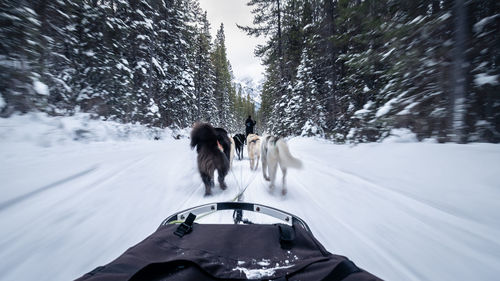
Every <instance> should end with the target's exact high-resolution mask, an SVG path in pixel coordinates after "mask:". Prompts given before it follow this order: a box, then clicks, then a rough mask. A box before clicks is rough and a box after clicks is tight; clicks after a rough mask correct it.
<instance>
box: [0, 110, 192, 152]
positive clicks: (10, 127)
mask: <svg viewBox="0 0 500 281" xmlns="http://www.w3.org/2000/svg"><path fill="white" fill-rule="evenodd" d="M188 131H189V130H188V129H185V130H172V129H160V128H149V127H146V126H144V125H139V124H122V123H118V122H115V121H104V120H101V119H97V118H94V117H93V116H92V115H90V114H86V113H79V114H76V115H74V116H65V117H62V116H58V117H53V116H48V115H46V114H44V113H30V114H26V115H16V116H12V117H10V118H6V119H0V141H1V142H3V143H6V142H11V143H12V142H24V143H26V142H28V143H33V144H35V145H39V146H44V147H48V146H52V145H57V144H65V143H69V142H75V141H76V142H84V143H88V142H103V141H130V140H153V139H162V138H171V137H175V138H181V137H186V136H187V135H188V134H189V132H188Z"/></svg>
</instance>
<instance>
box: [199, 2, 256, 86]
mask: <svg viewBox="0 0 500 281" xmlns="http://www.w3.org/2000/svg"><path fill="white" fill-rule="evenodd" d="M247 2H248V0H200V5H201V7H202V9H203V10H206V11H207V14H208V20H209V21H210V26H211V29H212V37H213V38H215V34H216V33H217V30H218V29H219V27H220V24H221V23H224V33H225V35H226V48H227V55H228V59H229V61H230V62H231V65H232V67H233V72H234V75H235V76H236V79H239V80H241V79H243V78H245V77H251V78H253V79H254V80H255V81H256V82H257V81H259V80H260V79H261V78H262V77H263V76H262V72H263V71H264V67H263V66H262V65H261V63H260V58H257V57H255V56H254V54H253V51H254V49H255V46H256V45H257V44H259V42H260V43H261V44H262V43H263V42H264V41H263V40H264V39H263V38H258V39H257V38H255V37H250V36H247V35H246V34H245V33H244V32H243V31H240V30H239V29H238V28H237V27H236V23H238V24H239V25H250V24H251V23H252V19H253V16H252V14H251V13H250V7H248V6H247V5H246V3H247ZM213 38H212V39H213Z"/></svg>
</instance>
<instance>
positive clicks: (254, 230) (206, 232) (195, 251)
mask: <svg viewBox="0 0 500 281" xmlns="http://www.w3.org/2000/svg"><path fill="white" fill-rule="evenodd" d="M225 210H229V211H233V221H234V224H232V223H231V224H202V223H198V221H201V220H202V219H203V218H204V217H207V216H210V215H211V214H213V213H215V212H220V211H225ZM248 213H259V214H263V215H266V216H269V217H271V218H273V219H275V220H277V221H278V223H272V224H267V223H255V221H251V220H250V219H248V218H247V214H248ZM77 280H81V281H83V280H89V281H90V280H92V281H95V280H103V281H105V280H151V281H153V280H154V281H160V280H165V281H167V280H279V281H286V280H290V281H293V280H324V281H340V280H345V281H354V280H359V281H368V280H381V279H379V278H378V277H376V276H374V275H372V274H370V273H368V272H367V271H365V270H363V269H361V268H359V267H357V266H356V265H355V264H354V263H353V262H352V261H350V260H349V259H348V258H346V257H343V256H340V255H334V254H332V253H330V252H328V251H327V250H326V249H325V248H324V247H323V245H322V244H321V243H320V242H319V241H318V240H316V238H315V237H314V235H313V234H312V232H311V230H310V228H309V226H308V225H307V223H306V222H305V221H304V220H302V219H301V218H299V217H297V216H295V215H293V214H290V213H288V212H285V211H282V210H279V209H276V208H273V207H269V206H265V205H261V204H252V203H244V202H221V203H211V204H205V205H201V206H197V207H193V208H190V209H187V210H183V211H180V212H177V213H175V214H173V215H171V216H169V217H167V218H166V219H165V220H164V221H163V222H162V223H161V224H160V226H159V227H158V229H157V230H156V231H155V232H154V233H153V234H151V235H150V236H149V237H147V238H146V239H145V240H143V241H142V242H140V243H139V244H137V245H135V246H133V247H132V248H129V249H128V250H127V251H125V253H124V254H122V255H121V256H119V257H118V258H117V259H116V260H114V261H112V262H111V263H109V264H107V265H105V266H100V267H98V268H96V269H94V270H93V271H91V272H89V273H87V274H85V275H84V276H82V277H80V278H79V279H77Z"/></svg>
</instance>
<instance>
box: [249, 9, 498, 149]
mask: <svg viewBox="0 0 500 281" xmlns="http://www.w3.org/2000/svg"><path fill="white" fill-rule="evenodd" d="M248 5H249V6H252V8H253V13H254V25H253V26H247V27H245V26H243V27H240V28H241V29H243V30H244V31H246V32H247V33H248V34H249V35H254V36H266V38H267V39H268V40H267V43H266V44H264V45H262V46H259V47H258V48H257V49H256V50H255V51H256V54H258V55H260V56H261V57H262V58H263V61H264V64H265V65H266V67H267V70H266V82H265V84H264V86H263V93H262V107H261V119H262V121H263V122H265V123H266V124H267V127H268V128H269V130H270V131H272V132H274V133H276V134H280V135H321V136H324V137H327V138H331V139H334V140H336V141H338V142H346V141H351V142H365V141H377V140H381V139H383V138H384V137H386V136H388V135H389V133H390V131H391V129H393V128H408V129H410V130H411V131H413V132H414V133H415V134H416V135H417V137H418V138H419V139H425V138H429V137H432V138H435V139H438V140H439V141H443V142H444V141H456V142H471V141H487V142H499V141H500V67H499V65H500V28H499V27H500V1H497V0H484V1H480V0H473V1H464V0H456V1H452V0H364V1H361V0H338V1H335V0H250V1H249V2H248Z"/></svg>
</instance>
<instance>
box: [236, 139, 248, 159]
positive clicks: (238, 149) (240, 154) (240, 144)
mask: <svg viewBox="0 0 500 281" xmlns="http://www.w3.org/2000/svg"><path fill="white" fill-rule="evenodd" d="M233 140H234V146H235V149H236V154H237V155H238V159H240V160H241V159H242V158H243V146H244V145H245V141H246V139H245V135H244V134H236V135H234V137H233Z"/></svg>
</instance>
